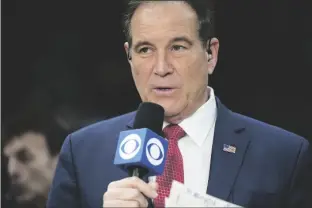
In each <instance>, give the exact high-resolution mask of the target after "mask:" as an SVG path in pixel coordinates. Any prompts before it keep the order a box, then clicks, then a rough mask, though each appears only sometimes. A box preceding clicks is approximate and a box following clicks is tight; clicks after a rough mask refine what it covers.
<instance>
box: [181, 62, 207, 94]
mask: <svg viewBox="0 0 312 208" xmlns="http://www.w3.org/2000/svg"><path fill="white" fill-rule="evenodd" d="M184 64H185V65H184V66H186V67H185V68H184V72H183V79H184V80H183V82H184V85H185V86H186V87H187V89H188V90H189V93H192V92H194V91H196V90H197V89H198V88H201V87H202V86H203V85H205V84H206V82H207V80H208V70H207V66H206V65H207V64H206V63H205V62H203V60H201V59H196V58H194V59H192V60H189V61H188V62H186V63H184Z"/></svg>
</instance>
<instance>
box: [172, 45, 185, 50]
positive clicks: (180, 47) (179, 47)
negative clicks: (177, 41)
mask: <svg viewBox="0 0 312 208" xmlns="http://www.w3.org/2000/svg"><path fill="white" fill-rule="evenodd" d="M185 49H186V47H184V46H182V45H173V46H172V50H173V51H181V50H185Z"/></svg>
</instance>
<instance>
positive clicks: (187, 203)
mask: <svg viewBox="0 0 312 208" xmlns="http://www.w3.org/2000/svg"><path fill="white" fill-rule="evenodd" d="M165 206H166V207H241V206H238V205H236V204H233V203H230V202H227V201H224V200H222V199H219V198H217V197H214V196H211V195H208V194H202V193H197V192H194V191H192V190H191V189H189V188H187V187H186V186H184V184H182V183H179V182H177V181H173V182H172V186H171V190H170V195H169V197H168V198H166V199H165Z"/></svg>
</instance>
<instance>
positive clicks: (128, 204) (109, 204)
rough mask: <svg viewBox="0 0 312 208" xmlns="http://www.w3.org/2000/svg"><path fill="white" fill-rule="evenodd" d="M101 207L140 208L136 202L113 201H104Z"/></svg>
mask: <svg viewBox="0 0 312 208" xmlns="http://www.w3.org/2000/svg"><path fill="white" fill-rule="evenodd" d="M103 207H140V204H139V203H138V202H137V201H123V200H113V201H104V203H103ZM146 207H147V206H146Z"/></svg>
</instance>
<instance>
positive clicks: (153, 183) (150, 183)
mask: <svg viewBox="0 0 312 208" xmlns="http://www.w3.org/2000/svg"><path fill="white" fill-rule="evenodd" d="M148 185H149V186H151V187H152V189H154V190H156V191H157V190H158V183H156V182H153V181H150V182H149V183H148Z"/></svg>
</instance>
